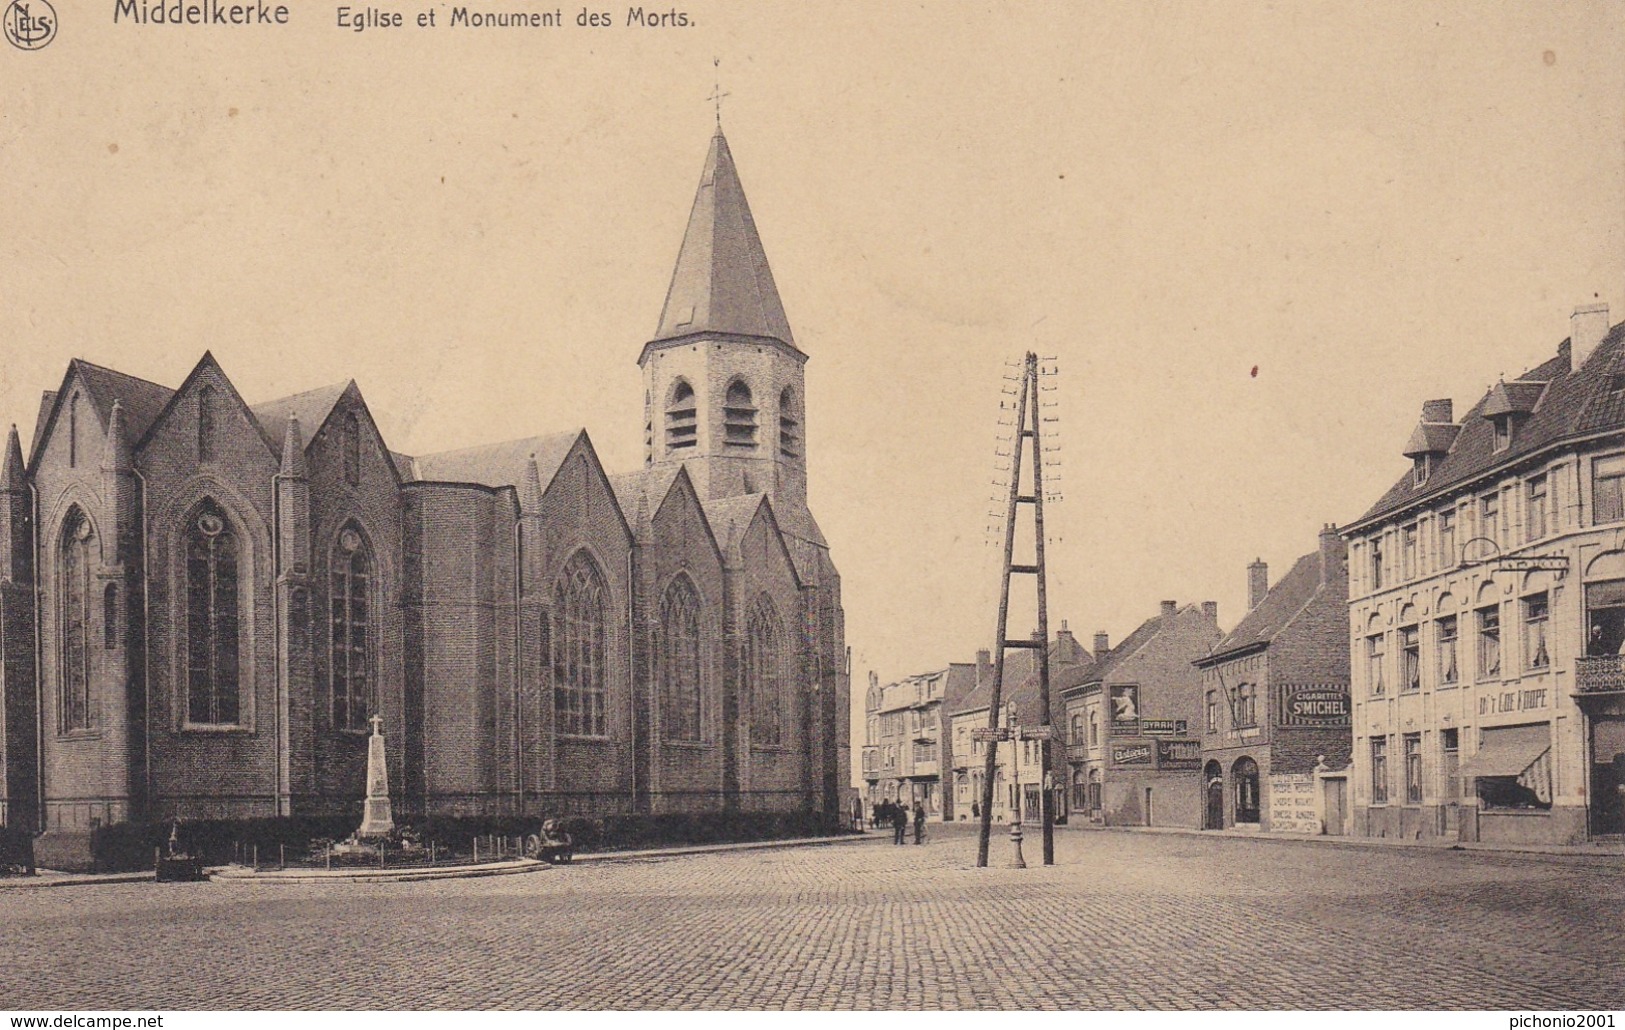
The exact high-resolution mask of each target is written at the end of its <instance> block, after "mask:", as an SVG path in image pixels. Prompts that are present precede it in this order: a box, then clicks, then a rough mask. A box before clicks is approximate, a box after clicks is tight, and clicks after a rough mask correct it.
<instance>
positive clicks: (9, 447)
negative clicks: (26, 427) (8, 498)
mask: <svg viewBox="0 0 1625 1030" xmlns="http://www.w3.org/2000/svg"><path fill="white" fill-rule="evenodd" d="M26 485H27V484H25V483H24V482H23V445H22V441H21V440H20V439H19V438H18V437H17V424H16V423H15V422H13V423H12V424H11V433H10V434H9V435H7V437H6V458H5V464H3V465H0V492H4V493H12V492H14V491H20V490H22V489H23V488H24V487H25V486H26Z"/></svg>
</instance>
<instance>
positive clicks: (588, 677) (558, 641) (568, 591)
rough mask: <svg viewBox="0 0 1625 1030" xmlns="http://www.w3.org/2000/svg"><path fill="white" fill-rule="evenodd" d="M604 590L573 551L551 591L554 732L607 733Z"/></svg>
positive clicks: (590, 565) (583, 556) (588, 563)
mask: <svg viewBox="0 0 1625 1030" xmlns="http://www.w3.org/2000/svg"><path fill="white" fill-rule="evenodd" d="M605 594H606V591H605V589H604V578H603V577H602V576H601V575H599V573H598V566H597V565H596V564H595V563H594V562H593V560H592V556H591V555H589V554H588V553H587V552H586V551H577V552H576V553H575V554H574V555H573V556H572V557H571V558H570V560H569V561H568V562H566V563H565V565H564V572H563V574H562V575H561V576H560V577H559V582H558V586H557V587H556V588H555V589H554V592H553V711H554V716H555V721H556V723H557V730H558V732H559V733H563V734H571V735H574V736H583V737H604V736H608V735H609V723H608V719H607V717H606V709H607V705H606V704H605V695H606V693H607V689H606V686H605V683H606V673H607V669H606V668H605V664H606V662H605V658H606V652H607V648H606V647H605V636H606V631H605V619H606V614H607V613H606V609H607V607H608V605H607V603H606V600H605Z"/></svg>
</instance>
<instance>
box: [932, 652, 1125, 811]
mask: <svg viewBox="0 0 1625 1030" xmlns="http://www.w3.org/2000/svg"><path fill="white" fill-rule="evenodd" d="M1093 660H1094V659H1093V656H1092V655H1090V654H1089V652H1088V651H1086V650H1084V649H1083V647H1082V646H1080V645H1079V644H1078V641H1077V638H1076V637H1074V636H1073V635H1072V632H1071V631H1070V630H1069V629H1068V628H1067V626H1066V623H1065V621H1063V622H1062V623H1061V629H1060V630H1059V631H1058V632H1057V633H1056V634H1055V639H1054V640H1053V641H1051V642H1050V645H1049V661H1050V718H1049V722H1050V725H1051V726H1052V727H1053V728H1054V730H1053V731H1054V733H1055V736H1054V738H1053V740H1052V743H1051V745H1050V748H1049V756H1050V761H1049V765H1048V766H1047V767H1046V766H1045V764H1044V756H1043V750H1042V749H1041V748H1040V747H1039V746H1038V744H1039V742H1038V741H1036V740H1027V741H1008V742H1001V743H999V745H998V750H997V752H996V753H995V755H994V766H993V768H994V772H993V777H994V789H993V818H994V819H996V820H999V821H1001V822H1008V821H1009V820H1010V818H1011V817H1012V816H1014V815H1015V814H1017V813H1018V812H1019V813H1020V814H1022V816H1023V818H1025V819H1026V820H1027V821H1028V822H1036V821H1037V820H1038V818H1039V814H1038V813H1039V805H1040V804H1041V802H1042V799H1041V797H1040V795H1039V792H1040V791H1041V790H1042V789H1043V784H1044V781H1045V775H1046V773H1048V775H1049V777H1050V780H1051V783H1052V785H1053V784H1059V783H1062V782H1064V781H1063V780H1059V779H1056V778H1055V777H1056V774H1057V773H1058V772H1059V771H1060V770H1061V769H1062V768H1063V761H1064V760H1063V758H1062V757H1061V756H1062V754H1063V751H1064V749H1063V748H1062V747H1061V744H1060V741H1061V729H1060V727H1061V722H1062V714H1063V709H1062V705H1061V695H1060V691H1059V690H1058V689H1057V688H1056V684H1057V682H1058V681H1059V680H1060V679H1061V678H1062V677H1065V676H1068V675H1075V674H1076V673H1077V671H1078V670H1080V669H1084V668H1087V667H1088V666H1089V665H1090V663H1091V662H1092V661H1093ZM956 667H957V668H961V669H964V670H965V671H966V672H969V673H971V674H972V678H973V685H972V689H971V690H970V691H969V692H968V693H966V694H964V695H962V696H961V697H960V698H959V699H958V703H957V704H953V705H951V706H950V710H951V713H952V715H951V720H950V721H951V730H952V732H951V734H950V740H951V745H950V751H951V761H952V763H953V798H952V812H953V814H954V818H955V819H957V820H960V821H964V820H970V819H974V818H976V817H977V816H978V815H979V814H980V811H979V806H980V803H981V799H982V785H983V783H984V782H985V779H984V777H985V776H986V774H987V747H988V745H987V744H985V743H983V742H982V741H978V740H975V739H973V732H974V731H975V730H977V729H985V728H987V725H988V717H989V705H990V703H991V701H992V698H993V671H994V670H993V663H992V656H991V654H990V653H989V652H987V651H978V652H977V653H976V664H975V665H974V666H972V665H968V664H967V665H962V666H956ZM1004 675H1005V683H1004V686H1003V688H1002V689H1001V691H1000V695H1001V696H1000V705H999V707H1000V711H999V712H998V713H997V716H996V719H997V722H996V725H997V726H1000V727H1010V726H1012V725H1016V726H1020V727H1022V728H1024V729H1025V728H1034V727H1037V726H1039V725H1041V724H1042V723H1043V721H1044V720H1043V705H1042V703H1041V697H1040V691H1039V679H1038V671H1037V666H1036V662H1035V660H1034V655H1033V653H1032V652H1031V651H1027V650H1023V651H1017V652H1013V653H1007V654H1006V655H1005V664H1004ZM1018 784H1019V785H1020V786H1019V789H1018V787H1017V785H1018ZM1055 801H1056V803H1055V806H1054V811H1055V815H1056V817H1057V818H1064V817H1065V814H1066V805H1065V798H1064V796H1062V792H1061V791H1059V790H1057V791H1056V798H1055Z"/></svg>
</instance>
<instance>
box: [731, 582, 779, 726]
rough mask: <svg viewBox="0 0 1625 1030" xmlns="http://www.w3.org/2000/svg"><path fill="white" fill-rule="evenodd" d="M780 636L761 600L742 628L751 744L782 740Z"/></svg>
mask: <svg viewBox="0 0 1625 1030" xmlns="http://www.w3.org/2000/svg"><path fill="white" fill-rule="evenodd" d="M780 636H781V634H780V632H779V618H778V615H777V614H775V613H774V611H773V605H772V603H771V602H769V601H768V600H767V598H765V597H764V598H762V599H761V600H760V601H758V602H756V607H755V609H754V610H752V611H751V613H750V621H749V622H748V623H747V624H746V627H745V653H744V655H743V656H741V657H742V660H741V662H740V666H741V667H742V668H743V669H744V672H745V696H746V697H748V698H749V699H750V740H751V743H752V744H766V745H777V744H779V743H782V742H783V739H784V731H783V722H784V710H783V709H784V705H783V698H782V697H781V696H780V683H779V680H780V669H781V656H780V654H779V638H780Z"/></svg>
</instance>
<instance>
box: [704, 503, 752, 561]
mask: <svg viewBox="0 0 1625 1030" xmlns="http://www.w3.org/2000/svg"><path fill="white" fill-rule="evenodd" d="M766 497H767V495H766V494H740V495H739V496H737V497H719V498H715V499H710V500H707V499H704V498H702V499H701V500H700V507H701V508H702V509H703V510H704V511H705V517H706V520H707V521H709V522H710V523H711V535H712V536H714V537H716V538H717V546H718V547H720V548H722V549H723V550H724V551H726V550H727V549H728V548H729V547H732V546H733V545H734V544H737V543H738V542H739V537H740V535H741V534H743V533H744V532H745V529H746V527H748V526H749V525H750V520H751V519H753V518H755V517H756V509H757V508H759V507H761V504H762V501H763V500H764V499H765V498H766Z"/></svg>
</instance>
